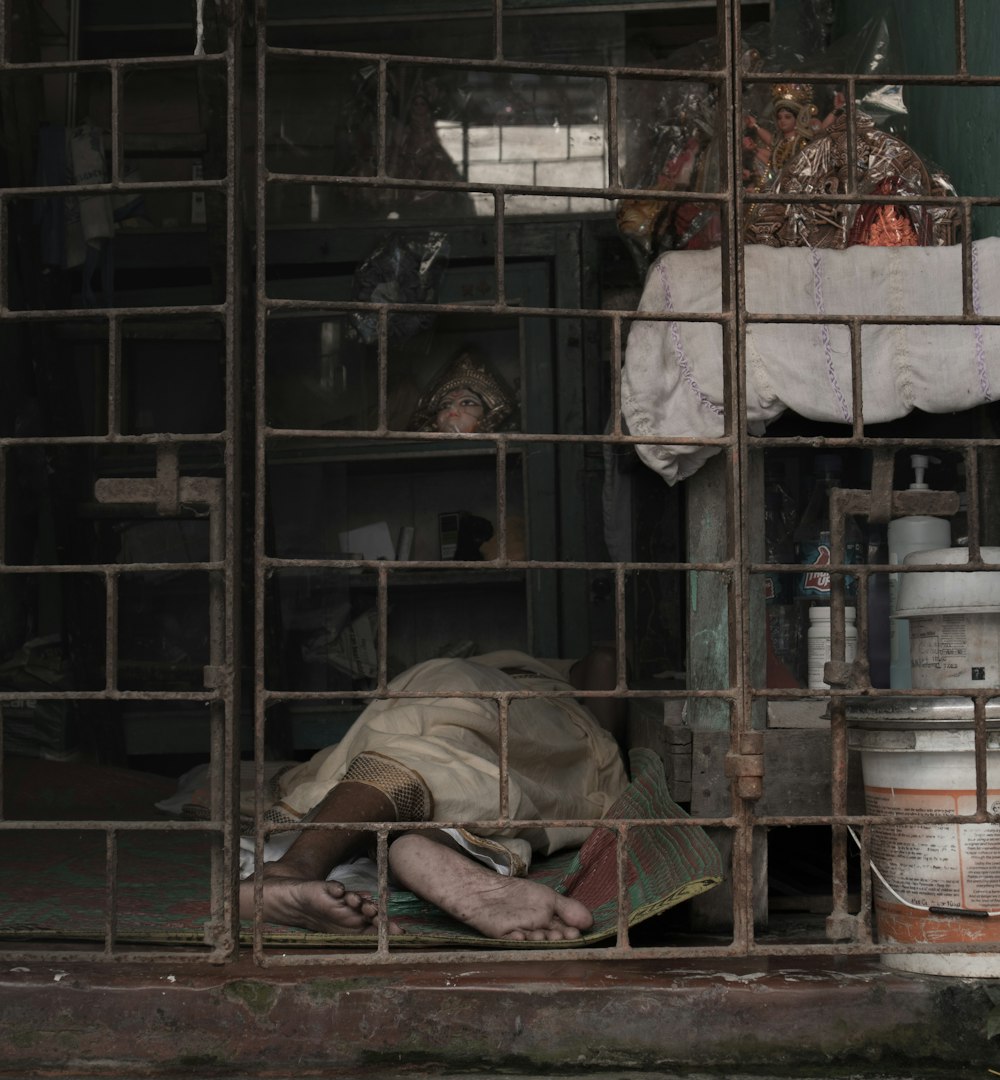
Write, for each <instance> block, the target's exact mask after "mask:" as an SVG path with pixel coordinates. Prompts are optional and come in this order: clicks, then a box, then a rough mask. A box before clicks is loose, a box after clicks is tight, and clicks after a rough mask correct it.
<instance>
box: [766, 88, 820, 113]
mask: <svg viewBox="0 0 1000 1080" xmlns="http://www.w3.org/2000/svg"><path fill="white" fill-rule="evenodd" d="M812 100H813V88H812V87H811V86H809V85H808V84H807V83H775V84H774V85H773V86H772V87H771V104H772V106H773V107H774V111H775V112H777V111H778V109H790V110H791V111H792V112H793V113H795V114H796V115H798V113H799V112H800V110H802V109H803V108H805V107H807V106H811V105H812Z"/></svg>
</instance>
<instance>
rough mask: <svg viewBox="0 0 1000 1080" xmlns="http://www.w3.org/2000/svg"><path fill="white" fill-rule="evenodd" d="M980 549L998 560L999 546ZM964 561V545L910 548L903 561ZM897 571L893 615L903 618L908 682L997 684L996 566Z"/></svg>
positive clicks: (999, 604) (999, 597)
mask: <svg viewBox="0 0 1000 1080" xmlns="http://www.w3.org/2000/svg"><path fill="white" fill-rule="evenodd" d="M980 550H981V552H982V557H983V561H984V562H991V563H1000V548H998V547H984V548H981V549H980ZM968 561H969V549H968V548H937V549H934V550H932V551H916V552H913V553H911V554H910V555H907V556H906V558H905V559H904V560H903V563H904V565H905V566H914V565H923V564H926V563H946V564H951V565H956V564H960V563H967V562H968ZM899 577H900V581H899V592H898V594H897V602H896V610H895V612H894V617H895V618H897V619H899V618H904V619H906V620H907V621H908V623H909V630H910V635H909V637H910V672H911V678H912V685H913V688H914V689H937V690H950V689H958V688H959V687H962V688H971V689H982V688H983V687H986V686H1000V571H996V570H976V571H970V572H966V573H957V572H950V571H947V570H939V571H936V572H932V571H928V572H927V573H926V574H900V575H899Z"/></svg>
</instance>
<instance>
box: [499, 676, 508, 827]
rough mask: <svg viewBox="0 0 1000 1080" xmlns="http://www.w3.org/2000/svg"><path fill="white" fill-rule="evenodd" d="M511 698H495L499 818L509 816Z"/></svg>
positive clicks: (504, 696)
mask: <svg viewBox="0 0 1000 1080" xmlns="http://www.w3.org/2000/svg"><path fill="white" fill-rule="evenodd" d="M510 706H511V700H510V695H509V694H501V695H500V696H499V697H498V698H497V725H498V730H499V736H500V737H499V753H500V760H499V762H498V766H499V780H500V813H499V816H500V820H501V821H507V820H508V819H509V818H510V727H509V725H508V720H509V717H510Z"/></svg>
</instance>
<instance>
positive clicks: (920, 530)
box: [888, 454, 951, 690]
mask: <svg viewBox="0 0 1000 1080" xmlns="http://www.w3.org/2000/svg"><path fill="white" fill-rule="evenodd" d="M931 461H934V462H935V464H936V463H937V462H936V459H933V458H930V457H928V456H927V455H926V454H911V455H910V464H911V465H912V466H913V475H914V481H913V483H912V484H910V491H928V490H929V485H928V484H926V483H925V482H924V476H925V475H926V472H927V466H928V465H930V463H931ZM888 541H889V562H891V563H902V562H903V560H904V559H905V558H906V556H907V555H909V554H910V552H912V551H933V550H935V549H936V548H946V547H950V546H951V522H950V521H949V520H948V519H947V518H936V517H928V516H927V515H925V514H914V515H912V516H910V517H899V518H894V519H893V520H892V521H890V522H889V529H888ZM898 590H899V574H890V575H889V616H890V617H889V685H890V686H891V687H892V688H893V689H894V690H908V689H910V687H911V685H912V683H911V681H910V625H909V622H908V621H907V620H906V619H894V618H892V616H893V615H894V614H895V611H896V594H897V592H898Z"/></svg>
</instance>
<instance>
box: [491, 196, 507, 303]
mask: <svg viewBox="0 0 1000 1080" xmlns="http://www.w3.org/2000/svg"><path fill="white" fill-rule="evenodd" d="M506 200H507V196H506V195H505V194H504V189H503V188H502V187H498V188H496V189H494V191H493V228H494V242H495V248H494V250H495V252H496V256H495V257H496V292H497V301H496V302H497V304H498V305H504V304H506V303H507V265H506V263H507V254H506V239H505V236H504V231H505V228H506V226H505V224H504V220H505V214H506V212H507V202H506Z"/></svg>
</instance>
